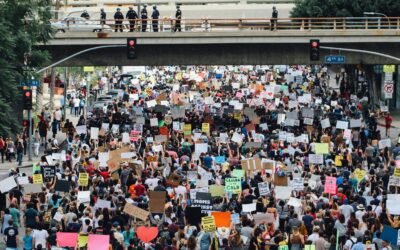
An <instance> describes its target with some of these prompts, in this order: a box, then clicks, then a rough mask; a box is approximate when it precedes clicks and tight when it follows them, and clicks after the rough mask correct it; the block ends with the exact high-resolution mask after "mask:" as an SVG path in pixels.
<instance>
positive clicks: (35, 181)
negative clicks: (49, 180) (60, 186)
mask: <svg viewBox="0 0 400 250" xmlns="http://www.w3.org/2000/svg"><path fill="white" fill-rule="evenodd" d="M32 179H33V184H43V176H42V174H34V175H32Z"/></svg>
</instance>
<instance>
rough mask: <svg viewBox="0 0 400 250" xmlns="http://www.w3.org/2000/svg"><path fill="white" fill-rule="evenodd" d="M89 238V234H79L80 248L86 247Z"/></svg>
mask: <svg viewBox="0 0 400 250" xmlns="http://www.w3.org/2000/svg"><path fill="white" fill-rule="evenodd" d="M88 239H89V236H87V235H79V237H78V246H79V248H81V247H86V246H87V244H88Z"/></svg>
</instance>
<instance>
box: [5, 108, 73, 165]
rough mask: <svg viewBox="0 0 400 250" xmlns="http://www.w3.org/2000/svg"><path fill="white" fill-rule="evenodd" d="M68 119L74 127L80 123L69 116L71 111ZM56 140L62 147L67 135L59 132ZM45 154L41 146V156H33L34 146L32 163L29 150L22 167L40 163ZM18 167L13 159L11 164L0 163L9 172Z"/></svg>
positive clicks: (49, 136)
mask: <svg viewBox="0 0 400 250" xmlns="http://www.w3.org/2000/svg"><path fill="white" fill-rule="evenodd" d="M66 118H67V119H69V120H70V121H71V122H72V124H73V125H74V126H76V124H77V122H78V119H79V117H75V116H73V115H70V114H69V109H68V110H67V116H66ZM52 135H53V133H52V132H51V131H48V132H47V139H49V138H51V136H52ZM56 139H57V141H58V144H59V145H62V143H63V142H64V141H65V140H66V134H65V133H62V132H61V131H58V133H57V134H56ZM43 154H44V146H40V148H39V156H38V157H36V156H34V155H33V146H32V161H29V160H28V150H27V151H26V155H24V156H23V158H22V167H24V166H30V165H32V164H33V163H37V162H39V161H40V157H41V156H42V155H43ZM17 167H18V162H17V161H16V160H15V159H13V160H12V162H11V163H10V162H8V161H5V162H4V163H1V162H0V170H9V169H11V168H17Z"/></svg>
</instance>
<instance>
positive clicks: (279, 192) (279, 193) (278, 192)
mask: <svg viewBox="0 0 400 250" xmlns="http://www.w3.org/2000/svg"><path fill="white" fill-rule="evenodd" d="M274 191H275V197H276V198H277V199H279V200H287V199H289V198H290V196H291V195H292V187H291V186H275V188H274Z"/></svg>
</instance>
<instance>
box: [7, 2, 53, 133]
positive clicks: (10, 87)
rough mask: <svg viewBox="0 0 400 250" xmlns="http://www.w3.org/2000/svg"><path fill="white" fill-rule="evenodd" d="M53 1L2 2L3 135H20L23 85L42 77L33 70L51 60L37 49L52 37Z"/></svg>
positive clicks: (46, 53) (47, 54)
mask: <svg viewBox="0 0 400 250" xmlns="http://www.w3.org/2000/svg"><path fill="white" fill-rule="evenodd" d="M50 6H51V1H50V0H3V1H1V2H0V34H1V36H0V54H1V55H2V56H1V57H0V117H1V122H0V135H3V136H11V135H15V134H16V133H18V132H20V129H21V125H22V122H21V120H22V108H21V105H20V103H21V100H22V97H21V92H22V91H21V90H20V88H19V87H18V85H19V84H18V83H19V82H20V81H23V80H25V79H26V78H27V77H32V76H33V77H35V78H36V79H38V76H37V75H35V74H34V73H33V69H35V68H38V67H41V66H42V65H44V64H47V63H48V61H49V59H50V56H49V53H48V52H46V51H42V50H41V49H40V48H38V47H37V46H36V45H37V44H39V43H46V42H47V41H49V40H50V39H51V37H52V29H51V26H50V19H51V13H50Z"/></svg>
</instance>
